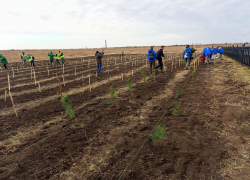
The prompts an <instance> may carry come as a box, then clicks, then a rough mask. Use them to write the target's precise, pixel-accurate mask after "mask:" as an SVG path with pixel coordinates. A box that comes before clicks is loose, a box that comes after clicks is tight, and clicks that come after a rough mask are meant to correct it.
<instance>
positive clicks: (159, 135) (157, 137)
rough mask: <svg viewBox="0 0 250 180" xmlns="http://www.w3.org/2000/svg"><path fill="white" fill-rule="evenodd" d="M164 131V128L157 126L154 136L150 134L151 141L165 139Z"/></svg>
mask: <svg viewBox="0 0 250 180" xmlns="http://www.w3.org/2000/svg"><path fill="white" fill-rule="evenodd" d="M166 130H167V128H166V127H165V126H160V125H159V126H157V127H156V129H155V132H154V134H150V138H151V139H152V140H153V141H157V140H160V139H167V135H166Z"/></svg>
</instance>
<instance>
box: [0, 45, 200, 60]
mask: <svg viewBox="0 0 250 180" xmlns="http://www.w3.org/2000/svg"><path fill="white" fill-rule="evenodd" d="M203 47H204V45H202V46H195V48H197V49H198V50H199V51H201V50H202V49H203ZM149 49H150V47H146V46H144V47H137V46H135V47H117V48H107V49H103V48H99V49H97V48H95V49H61V50H60V51H61V52H63V53H64V56H65V58H76V57H86V56H94V54H95V52H96V51H97V50H98V51H101V50H104V52H105V54H119V53H120V52H121V50H124V52H125V54H146V53H147V51H148V50H149ZM158 49H160V46H156V47H154V50H155V51H157V50H158ZM184 50H185V46H169V47H165V49H164V53H180V52H183V51H184ZM23 51H25V53H26V54H32V55H33V56H34V57H35V58H36V60H49V56H48V53H49V52H50V51H51V50H6V51H0V54H3V55H4V56H5V57H6V58H7V60H8V61H9V62H21V54H22V52H23ZM52 51H53V53H56V52H58V51H59V50H58V49H53V50H52Z"/></svg>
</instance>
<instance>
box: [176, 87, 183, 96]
mask: <svg viewBox="0 0 250 180" xmlns="http://www.w3.org/2000/svg"><path fill="white" fill-rule="evenodd" d="M177 94H178V95H179V96H181V95H183V89H182V88H178V89H177Z"/></svg>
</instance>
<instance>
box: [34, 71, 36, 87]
mask: <svg viewBox="0 0 250 180" xmlns="http://www.w3.org/2000/svg"><path fill="white" fill-rule="evenodd" d="M34 80H35V85H36V72H35V71H34Z"/></svg>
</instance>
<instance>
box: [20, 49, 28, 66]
mask: <svg viewBox="0 0 250 180" xmlns="http://www.w3.org/2000/svg"><path fill="white" fill-rule="evenodd" d="M21 59H22V60H23V67H26V60H27V56H26V54H25V52H23V53H22V55H21Z"/></svg>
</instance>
